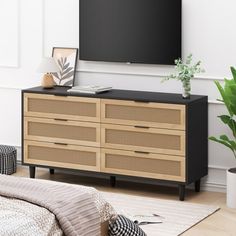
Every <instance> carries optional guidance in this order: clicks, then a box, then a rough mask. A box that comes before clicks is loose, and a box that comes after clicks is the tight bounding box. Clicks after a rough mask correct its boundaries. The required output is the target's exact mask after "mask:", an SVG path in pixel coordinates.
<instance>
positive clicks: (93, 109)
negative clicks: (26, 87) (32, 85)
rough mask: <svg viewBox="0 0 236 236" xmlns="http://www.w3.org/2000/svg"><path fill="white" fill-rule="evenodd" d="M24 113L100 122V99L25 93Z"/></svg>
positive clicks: (26, 114)
mask: <svg viewBox="0 0 236 236" xmlns="http://www.w3.org/2000/svg"><path fill="white" fill-rule="evenodd" d="M24 115H25V116H34V117H46V118H62V119H69V120H81V121H94V122H100V99H96V98H82V97H72V96H68V97H66V96H65V97H64V96H55V95H45V94H42V95H41V94H33V93H25V94H24Z"/></svg>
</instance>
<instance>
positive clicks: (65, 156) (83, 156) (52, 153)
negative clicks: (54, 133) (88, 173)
mask: <svg viewBox="0 0 236 236" xmlns="http://www.w3.org/2000/svg"><path fill="white" fill-rule="evenodd" d="M28 158H29V159H33V160H43V161H53V162H63V163H71V164H79V165H88V166H96V153H95V152H86V151H78V150H67V149H57V148H51V147H40V146H31V145H29V146H28Z"/></svg>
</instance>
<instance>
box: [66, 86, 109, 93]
mask: <svg viewBox="0 0 236 236" xmlns="http://www.w3.org/2000/svg"><path fill="white" fill-rule="evenodd" d="M111 89H112V87H109V86H99V85H87V86H75V87H72V88H71V89H69V90H67V92H75V93H90V94H97V93H102V92H106V91H109V90H111Z"/></svg>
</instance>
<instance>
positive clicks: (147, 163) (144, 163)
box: [105, 154, 181, 176]
mask: <svg viewBox="0 0 236 236" xmlns="http://www.w3.org/2000/svg"><path fill="white" fill-rule="evenodd" d="M105 167H106V168H111V169H120V170H129V171H140V172H147V173H154V174H165V175H173V176H180V175H181V163H180V162H179V161H170V160H158V159H148V158H142V157H133V156H123V155H122V156H121V155H115V154H106V161H105Z"/></svg>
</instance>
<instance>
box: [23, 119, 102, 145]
mask: <svg viewBox="0 0 236 236" xmlns="http://www.w3.org/2000/svg"><path fill="white" fill-rule="evenodd" d="M24 122H25V123H24V127H25V132H24V136H25V137H24V138H25V139H27V140H35V141H46V142H53V143H55V142H59V143H60V142H61V143H66V144H76V145H85V146H94V147H100V124H97V123H91V122H90V123H89V122H78V121H61V120H55V119H45V118H35V117H25V121H24Z"/></svg>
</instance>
